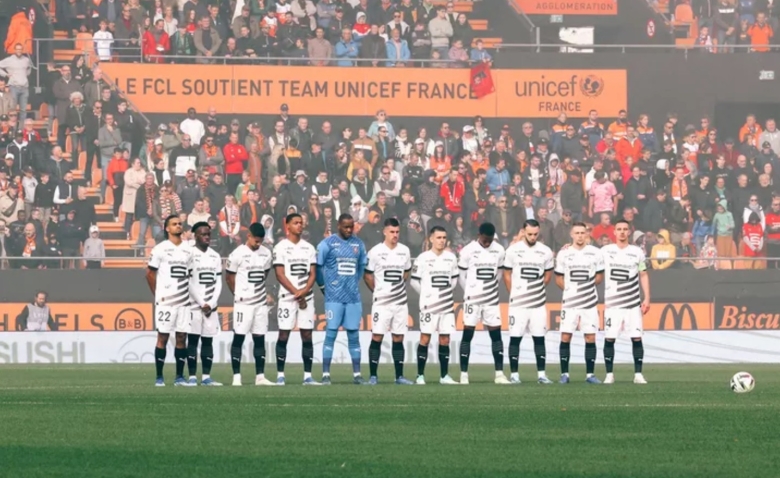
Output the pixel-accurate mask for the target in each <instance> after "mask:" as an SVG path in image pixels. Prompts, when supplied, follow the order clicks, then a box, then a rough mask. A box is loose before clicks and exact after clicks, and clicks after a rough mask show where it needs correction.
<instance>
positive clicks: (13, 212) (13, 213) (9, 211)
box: [0, 183, 27, 223]
mask: <svg viewBox="0 0 780 478" xmlns="http://www.w3.org/2000/svg"><path fill="white" fill-rule="evenodd" d="M19 211H21V212H22V213H23V214H24V215H25V216H24V217H27V215H26V213H25V212H24V200H22V198H21V197H19V188H18V186H17V185H16V184H14V183H11V184H9V185H8V189H7V190H6V192H5V194H0V219H2V220H4V221H5V222H6V223H8V222H10V221H11V220H12V219H13V218H15V217H18V216H19Z"/></svg>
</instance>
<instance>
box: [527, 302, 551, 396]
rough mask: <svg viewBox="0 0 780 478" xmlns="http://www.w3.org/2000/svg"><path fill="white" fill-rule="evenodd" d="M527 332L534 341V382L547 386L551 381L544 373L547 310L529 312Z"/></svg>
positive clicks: (539, 309) (540, 309) (544, 308)
mask: <svg viewBox="0 0 780 478" xmlns="http://www.w3.org/2000/svg"><path fill="white" fill-rule="evenodd" d="M528 330H529V332H531V337H532V338H533V341H534V355H536V381H537V382H539V383H541V384H544V385H549V384H551V383H552V381H551V380H550V379H549V378H547V373H546V371H545V368H546V364H547V358H546V357H547V345H546V344H545V342H544V338H545V336H546V335H547V308H546V307H540V308H538V309H534V310H533V311H532V312H531V320H530V321H529V323H528Z"/></svg>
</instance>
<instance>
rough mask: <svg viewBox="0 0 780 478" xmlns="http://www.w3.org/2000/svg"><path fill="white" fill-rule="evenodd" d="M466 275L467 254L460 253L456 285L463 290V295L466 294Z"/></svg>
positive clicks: (467, 270) (467, 269) (467, 265)
mask: <svg viewBox="0 0 780 478" xmlns="http://www.w3.org/2000/svg"><path fill="white" fill-rule="evenodd" d="M466 247H468V246H466ZM468 273H469V254H468V253H465V254H463V253H461V255H460V259H459V260H458V285H460V288H461V289H462V290H463V292H464V293H465V292H466V278H467V277H468Z"/></svg>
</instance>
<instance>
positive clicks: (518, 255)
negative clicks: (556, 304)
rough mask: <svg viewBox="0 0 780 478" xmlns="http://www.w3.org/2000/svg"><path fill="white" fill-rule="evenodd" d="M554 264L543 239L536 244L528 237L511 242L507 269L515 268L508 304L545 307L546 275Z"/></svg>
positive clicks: (534, 307) (505, 266)
mask: <svg viewBox="0 0 780 478" xmlns="http://www.w3.org/2000/svg"><path fill="white" fill-rule="evenodd" d="M554 267H555V260H554V259H553V253H552V250H550V248H549V247H547V246H545V245H544V244H542V243H541V242H537V243H536V244H534V245H533V247H531V246H529V245H528V243H527V242H525V241H520V242H516V243H514V244H512V245H510V246H509V247H508V248H507V250H506V257H505V258H504V269H508V270H510V271H512V290H510V291H509V306H510V307H522V308H524V309H536V308H539V307H544V305H545V303H546V302H547V289H546V288H545V285H544V276H545V274H546V273H547V271H551V270H553V268H554Z"/></svg>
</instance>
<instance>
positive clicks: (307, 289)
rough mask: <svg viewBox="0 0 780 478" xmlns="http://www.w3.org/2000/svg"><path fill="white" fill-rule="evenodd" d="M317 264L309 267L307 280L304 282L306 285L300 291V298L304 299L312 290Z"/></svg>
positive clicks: (315, 278)
mask: <svg viewBox="0 0 780 478" xmlns="http://www.w3.org/2000/svg"><path fill="white" fill-rule="evenodd" d="M317 269H319V267H317V264H315V263H312V264H311V266H309V279H308V280H307V281H306V285H305V286H304V288H303V290H301V291H300V297H305V296H306V295H307V294H308V293H309V292H311V290H312V289H313V288H314V282H315V281H316V280H317Z"/></svg>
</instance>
